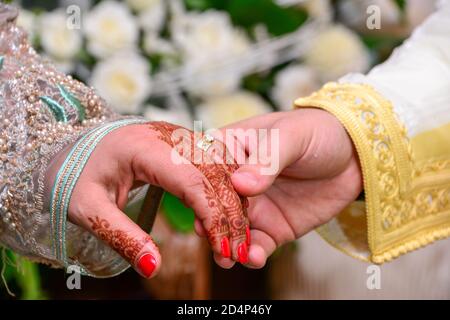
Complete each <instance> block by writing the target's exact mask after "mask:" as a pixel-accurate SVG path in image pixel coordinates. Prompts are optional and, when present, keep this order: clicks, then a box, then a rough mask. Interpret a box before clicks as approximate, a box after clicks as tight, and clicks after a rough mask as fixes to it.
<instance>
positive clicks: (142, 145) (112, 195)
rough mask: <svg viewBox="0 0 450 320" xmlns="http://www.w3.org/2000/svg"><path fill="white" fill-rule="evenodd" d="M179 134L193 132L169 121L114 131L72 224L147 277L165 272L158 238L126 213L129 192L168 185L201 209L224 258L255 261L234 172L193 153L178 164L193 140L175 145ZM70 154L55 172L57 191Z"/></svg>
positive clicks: (96, 159)
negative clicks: (197, 159)
mask: <svg viewBox="0 0 450 320" xmlns="http://www.w3.org/2000/svg"><path fill="white" fill-rule="evenodd" d="M176 129H180V130H178V133H180V132H181V133H182V134H183V135H187V136H190V135H191V132H190V131H189V130H187V129H183V128H180V127H176V126H173V125H170V124H168V123H164V122H153V123H149V124H143V125H129V126H126V127H123V128H120V129H117V130H115V131H113V132H111V133H110V134H108V135H107V136H106V137H105V138H104V139H103V140H102V141H101V142H100V143H99V144H98V145H97V147H96V149H95V150H94V152H93V154H92V155H91V158H90V159H89V161H88V163H87V165H86V167H85V168H84V170H83V172H82V174H81V176H80V178H79V180H78V182H77V184H76V187H75V189H74V191H73V193H72V197H71V200H70V204H69V212H68V215H69V216H68V218H69V220H70V221H71V222H73V223H75V224H77V225H79V226H81V227H83V228H85V229H87V230H88V231H90V232H92V233H93V234H94V235H96V236H97V237H99V238H100V239H102V240H104V241H105V242H106V243H107V244H109V245H110V246H111V247H112V248H113V249H114V250H116V251H117V252H118V253H119V254H121V255H122V256H123V257H124V258H125V259H126V260H127V261H128V262H129V263H130V264H131V265H132V266H133V267H134V268H135V269H136V270H137V271H138V272H139V273H140V274H141V275H142V276H144V277H147V278H149V277H151V276H153V275H155V274H156V273H157V271H158V269H159V268H160V264H161V256H160V254H159V252H158V249H157V247H156V245H155V244H154V242H153V241H152V239H151V238H150V236H149V235H148V234H147V233H145V232H144V231H143V230H142V229H140V228H139V226H138V225H136V224H135V223H134V222H133V221H132V220H131V219H130V218H128V217H127V216H126V215H125V213H124V212H123V211H122V210H123V209H124V207H125V206H126V204H127V201H128V193H129V191H130V190H132V189H133V188H136V187H139V186H142V185H144V184H152V185H157V186H161V187H162V188H163V189H165V190H167V191H169V192H171V193H172V194H174V195H176V196H177V197H179V198H180V199H181V200H182V201H184V203H185V204H186V205H187V206H189V207H191V208H193V209H194V211H195V213H196V217H197V219H198V220H199V221H201V224H202V228H204V230H208V238H209V241H210V243H211V245H212V248H213V250H214V252H215V253H216V254H218V255H222V256H224V257H227V258H231V259H234V260H235V261H241V262H243V263H246V262H247V244H246V230H248V224H247V218H246V213H245V208H244V207H243V206H242V204H241V201H240V198H239V196H238V195H237V194H236V192H235V191H234V190H233V187H232V184H231V180H230V175H231V171H227V170H231V169H227V170H226V169H224V168H223V167H222V166H217V165H214V164H205V165H203V164H202V163H200V164H194V163H192V162H191V161H189V159H188V157H186V155H185V156H184V158H181V157H180V156H179V155H178V158H179V159H177V155H175V154H174V153H173V148H174V147H175V145H176V144H178V147H180V145H179V144H186V143H189V142H188V141H187V140H186V141H178V140H177V141H176V140H174V139H175V138H174V137H175V135H174V134H173V132H174V130H176ZM181 147H182V148H181V149H180V150H183V148H184V149H187V148H188V147H189V146H181ZM65 156H66V155H65V154H61V156H60V158H58V159H57V160H56V161H55V162H54V163H53V164H52V168H50V171H49V172H51V174H50V177H49V179H48V181H49V186H47V187H50V189H51V183H52V182H53V181H54V179H55V176H56V172H57V171H58V169H59V167H60V166H61V164H62V162H63V161H64V158H65ZM205 156H206V155H205ZM180 159H182V160H184V161H183V163H181V164H180ZM174 160H177V161H174Z"/></svg>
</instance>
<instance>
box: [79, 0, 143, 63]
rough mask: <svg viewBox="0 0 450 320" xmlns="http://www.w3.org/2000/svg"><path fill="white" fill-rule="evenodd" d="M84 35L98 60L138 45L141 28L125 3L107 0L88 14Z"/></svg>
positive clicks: (90, 49)
mask: <svg viewBox="0 0 450 320" xmlns="http://www.w3.org/2000/svg"><path fill="white" fill-rule="evenodd" d="M83 25H84V28H83V29H84V33H85V34H86V38H87V40H88V50H89V51H90V52H91V53H92V54H93V55H94V56H96V57H98V58H104V57H108V56H111V55H112V54H114V53H116V52H117V51H120V50H125V49H133V48H134V47H135V46H136V45H137V40H138V36H139V27H138V24H137V21H136V19H135V17H134V16H133V14H132V13H131V12H130V9H129V8H128V7H127V6H126V5H125V4H123V3H121V2H117V1H112V0H106V1H102V2H100V3H99V4H98V5H96V6H95V7H94V8H93V9H92V10H91V11H89V12H88V13H87V14H86V19H85V21H84V24H83Z"/></svg>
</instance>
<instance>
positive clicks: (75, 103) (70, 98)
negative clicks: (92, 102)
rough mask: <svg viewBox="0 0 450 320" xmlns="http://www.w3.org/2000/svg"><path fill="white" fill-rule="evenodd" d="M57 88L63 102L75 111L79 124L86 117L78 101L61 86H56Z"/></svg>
mask: <svg viewBox="0 0 450 320" xmlns="http://www.w3.org/2000/svg"><path fill="white" fill-rule="evenodd" d="M57 87H58V89H59V93H60V94H61V96H62V97H63V98H64V100H66V102H67V103H68V104H70V105H71V106H72V107H73V108H75V109H76V110H77V113H78V120H79V121H80V122H81V121H83V120H84V118H85V116H86V112H85V110H84V106H83V105H82V104H81V102H80V100H78V99H77V98H76V97H75V96H74V95H73V94H72V93H70V92H69V91H68V90H67V89H66V88H65V87H64V86H63V85H62V84H58V85H57Z"/></svg>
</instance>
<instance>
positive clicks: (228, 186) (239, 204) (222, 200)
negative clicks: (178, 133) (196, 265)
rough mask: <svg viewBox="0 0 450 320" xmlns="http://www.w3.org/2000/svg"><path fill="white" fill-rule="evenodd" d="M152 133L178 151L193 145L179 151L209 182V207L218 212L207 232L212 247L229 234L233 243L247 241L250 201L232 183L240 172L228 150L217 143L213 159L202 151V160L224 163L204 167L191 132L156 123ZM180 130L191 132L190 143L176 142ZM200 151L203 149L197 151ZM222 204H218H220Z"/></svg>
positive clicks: (207, 193)
mask: <svg viewBox="0 0 450 320" xmlns="http://www.w3.org/2000/svg"><path fill="white" fill-rule="evenodd" d="M150 129H152V130H154V131H156V132H157V133H158V138H159V139H160V140H162V141H164V142H165V143H167V144H168V145H170V146H171V147H172V148H175V147H177V144H178V143H180V142H181V143H190V145H189V146H188V147H187V148H186V147H184V146H179V147H180V148H177V149H176V150H177V151H178V153H179V154H180V155H181V156H183V157H184V158H185V159H187V160H189V161H190V162H191V163H192V164H193V165H194V166H195V167H196V168H197V169H198V170H199V171H200V172H201V173H202V174H203V175H204V176H205V178H206V180H207V181H204V183H203V186H204V192H205V194H206V198H207V201H208V206H209V207H210V208H211V209H212V210H214V212H213V215H212V219H211V220H212V225H211V226H210V227H209V229H208V230H207V235H208V239H209V241H210V243H211V244H212V245H214V244H215V243H216V240H217V239H220V238H221V237H222V236H224V235H226V234H227V233H228V232H229V233H230V235H231V238H232V239H233V240H238V241H240V240H241V239H244V238H245V237H246V226H247V223H248V218H247V207H248V200H247V198H246V197H242V196H239V195H238V194H237V193H236V191H235V190H234V187H233V185H232V183H231V179H230V177H231V175H232V174H233V173H234V171H236V170H237V168H239V166H238V164H237V163H236V161H234V159H233V163H231V164H230V163H228V161H227V157H229V154H228V153H227V149H226V146H225V145H224V144H223V143H222V142H220V141H217V145H215V146H214V147H211V148H210V150H211V155H208V154H206V153H205V152H203V151H201V155H202V158H212V160H214V159H215V158H219V159H221V161H222V162H221V163H220V164H217V163H215V162H214V161H209V162H208V161H206V162H207V163H204V162H203V161H201V162H200V163H198V162H196V161H194V160H195V159H194V151H193V150H194V133H193V132H192V131H190V130H187V129H184V128H182V127H180V126H176V125H173V124H170V123H167V122H159V121H158V122H152V123H151V124H150ZM177 129H183V130H186V132H189V135H190V136H189V139H187V141H188V142H186V139H184V140H183V139H179V140H177V141H174V136H175V135H174V131H175V130H177ZM186 149H187V150H190V154H186V153H185V152H184V150H186ZM197 151H199V149H197ZM216 199H218V201H219V203H217V200H216Z"/></svg>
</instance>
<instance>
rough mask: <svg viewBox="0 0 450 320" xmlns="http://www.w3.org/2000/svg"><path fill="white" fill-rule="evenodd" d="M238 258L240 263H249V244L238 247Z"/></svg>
mask: <svg viewBox="0 0 450 320" xmlns="http://www.w3.org/2000/svg"><path fill="white" fill-rule="evenodd" d="M238 257H239V262H240V263H242V264H245V263H247V262H248V251H247V244H246V243H245V242H242V243H241V244H240V245H239V246H238Z"/></svg>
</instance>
